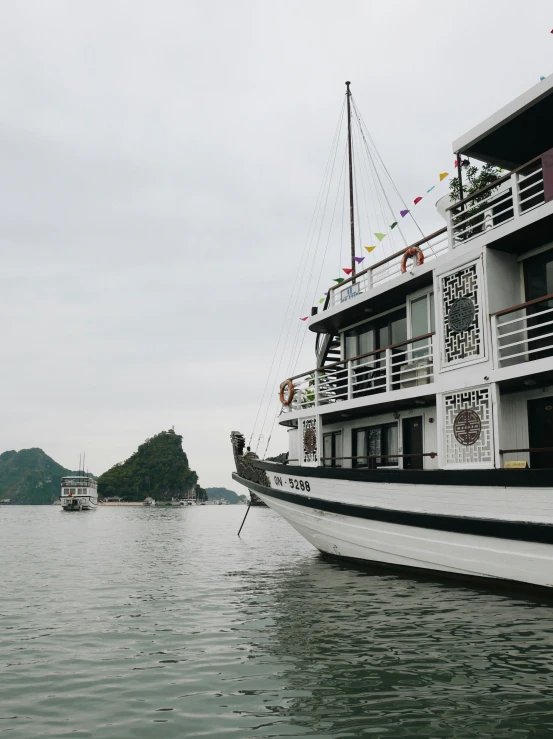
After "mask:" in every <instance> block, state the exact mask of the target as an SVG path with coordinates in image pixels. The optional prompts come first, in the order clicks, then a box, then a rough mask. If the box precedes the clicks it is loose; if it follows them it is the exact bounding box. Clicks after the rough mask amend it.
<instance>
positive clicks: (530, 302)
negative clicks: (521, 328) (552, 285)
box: [490, 293, 553, 328]
mask: <svg viewBox="0 0 553 739" xmlns="http://www.w3.org/2000/svg"><path fill="white" fill-rule="evenodd" d="M545 300H553V293H549V295H544V296H543V297H542V298H534V300H528V301H527V302H526V303H519V304H518V305H513V306H511V307H510V308H503V310H497V311H496V312H495V313H490V316H504V315H507V313H514V312H515V311H517V310H522V309H523V308H526V307H528V306H529V305H535V304H536V303H543V302H544V301H545ZM530 328H531V327H530Z"/></svg>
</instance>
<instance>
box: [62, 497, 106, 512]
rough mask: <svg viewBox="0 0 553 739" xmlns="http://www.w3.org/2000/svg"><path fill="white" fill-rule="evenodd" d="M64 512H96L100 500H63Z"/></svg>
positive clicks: (75, 498) (77, 498) (88, 498)
mask: <svg viewBox="0 0 553 739" xmlns="http://www.w3.org/2000/svg"><path fill="white" fill-rule="evenodd" d="M61 506H62V511H95V510H96V508H98V498H93V497H82V498H81V497H73V498H65V497H64V498H62V501H61Z"/></svg>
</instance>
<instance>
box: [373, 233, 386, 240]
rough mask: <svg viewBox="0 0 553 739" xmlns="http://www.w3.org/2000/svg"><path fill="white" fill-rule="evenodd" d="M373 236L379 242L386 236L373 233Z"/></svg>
mask: <svg viewBox="0 0 553 739" xmlns="http://www.w3.org/2000/svg"><path fill="white" fill-rule="evenodd" d="M375 236H376V238H377V239H378V240H379V241H382V239H385V238H386V234H381V233H375Z"/></svg>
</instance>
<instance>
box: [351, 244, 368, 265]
mask: <svg viewBox="0 0 553 739" xmlns="http://www.w3.org/2000/svg"><path fill="white" fill-rule="evenodd" d="M365 249H367V247H365ZM353 258H354V259H355V261H356V262H357V264H361V262H363V261H364V259H365V257H353Z"/></svg>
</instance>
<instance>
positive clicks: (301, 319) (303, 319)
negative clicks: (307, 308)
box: [300, 316, 309, 321]
mask: <svg viewBox="0 0 553 739" xmlns="http://www.w3.org/2000/svg"><path fill="white" fill-rule="evenodd" d="M308 318H309V316H305V318H300V321H307V319H308Z"/></svg>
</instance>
